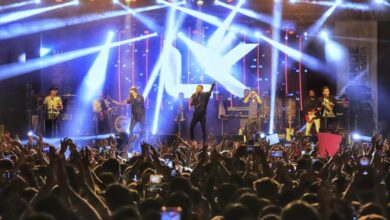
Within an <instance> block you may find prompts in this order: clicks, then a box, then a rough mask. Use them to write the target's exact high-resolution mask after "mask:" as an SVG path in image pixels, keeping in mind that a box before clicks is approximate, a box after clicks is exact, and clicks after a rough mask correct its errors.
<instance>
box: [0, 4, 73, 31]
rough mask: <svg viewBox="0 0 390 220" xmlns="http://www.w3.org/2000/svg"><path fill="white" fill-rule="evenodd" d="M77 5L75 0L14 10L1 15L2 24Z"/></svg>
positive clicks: (0, 22)
mask: <svg viewBox="0 0 390 220" xmlns="http://www.w3.org/2000/svg"><path fill="white" fill-rule="evenodd" d="M72 5H75V1H72V2H67V3H63V4H59V5H53V6H49V7H45V8H38V9H30V10H24V11H18V12H12V13H8V14H5V15H1V16H0V25H4V24H7V23H10V22H13V21H17V20H20V19H24V18H27V17H31V16H34V15H38V14H42V13H45V12H48V11H53V10H56V9H60V8H63V7H67V6H72Z"/></svg>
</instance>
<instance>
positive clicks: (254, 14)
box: [215, 0, 293, 26]
mask: <svg viewBox="0 0 390 220" xmlns="http://www.w3.org/2000/svg"><path fill="white" fill-rule="evenodd" d="M215 4H216V5H219V6H222V7H224V8H227V9H230V10H234V9H235V7H234V6H232V5H229V4H226V3H225V2H222V1H220V0H216V1H215ZM237 11H238V13H240V14H243V15H245V16H248V17H250V18H253V19H255V20H258V21H261V22H263V23H266V24H269V25H272V24H273V23H272V17H271V16H268V15H266V14H261V13H258V12H255V11H253V10H250V9H246V8H239V9H238V10H237ZM292 25H293V23H292V22H283V26H292Z"/></svg>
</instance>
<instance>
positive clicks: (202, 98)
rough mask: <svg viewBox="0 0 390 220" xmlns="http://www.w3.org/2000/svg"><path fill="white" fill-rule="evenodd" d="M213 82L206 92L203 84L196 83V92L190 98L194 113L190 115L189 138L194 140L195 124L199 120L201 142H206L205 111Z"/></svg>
mask: <svg viewBox="0 0 390 220" xmlns="http://www.w3.org/2000/svg"><path fill="white" fill-rule="evenodd" d="M214 86H215V82H213V83H212V84H211V87H210V90H209V91H208V92H203V86H202V85H198V86H197V87H196V92H195V93H194V94H193V95H192V96H191V98H190V105H191V106H192V105H193V106H194V109H195V111H194V114H193V116H192V120H191V125H190V139H191V140H195V133H194V130H195V126H196V124H197V123H198V122H200V126H201V128H202V140H203V143H206V139H207V134H206V112H207V104H208V103H209V99H210V96H211V92H212V91H213V89H214Z"/></svg>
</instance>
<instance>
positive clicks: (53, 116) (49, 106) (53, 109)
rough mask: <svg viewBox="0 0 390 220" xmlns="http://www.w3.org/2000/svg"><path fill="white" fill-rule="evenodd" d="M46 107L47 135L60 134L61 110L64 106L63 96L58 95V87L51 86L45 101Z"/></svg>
mask: <svg viewBox="0 0 390 220" xmlns="http://www.w3.org/2000/svg"><path fill="white" fill-rule="evenodd" d="M43 104H44V105H45V108H46V117H45V135H46V136H48V137H49V136H50V137H54V136H57V135H58V129H59V118H60V111H61V110H62V109H63V108H64V107H63V105H62V100H61V97H59V96H58V88H56V87H51V88H50V89H49V95H48V96H46V98H45V99H44V101H43Z"/></svg>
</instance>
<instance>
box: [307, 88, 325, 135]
mask: <svg viewBox="0 0 390 220" xmlns="http://www.w3.org/2000/svg"><path fill="white" fill-rule="evenodd" d="M304 110H305V113H306V114H305V120H306V132H305V135H306V136H311V127H312V125H313V124H314V125H315V129H316V133H318V132H319V131H320V125H321V119H320V117H319V114H320V112H321V103H319V101H318V99H317V96H316V92H315V91H314V90H313V89H311V90H309V98H308V99H307V100H306V102H305V107H304Z"/></svg>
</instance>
